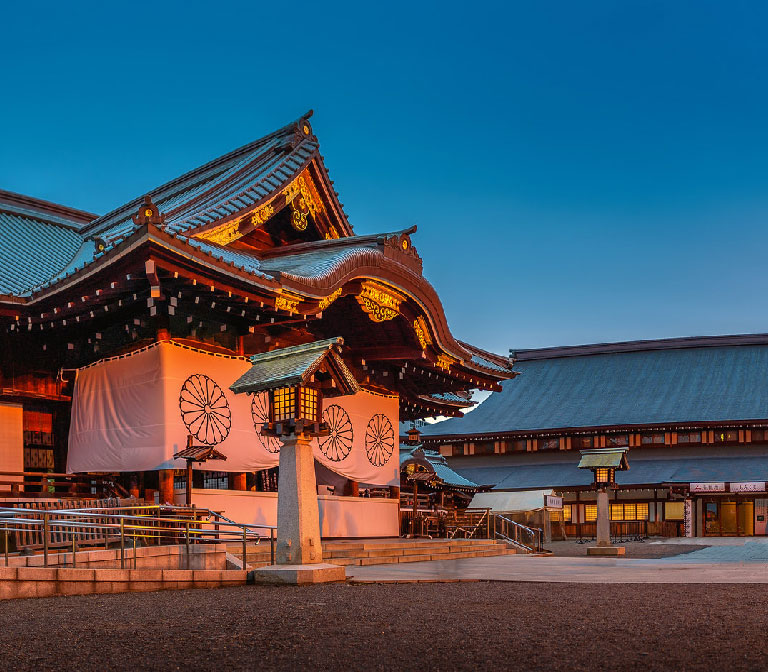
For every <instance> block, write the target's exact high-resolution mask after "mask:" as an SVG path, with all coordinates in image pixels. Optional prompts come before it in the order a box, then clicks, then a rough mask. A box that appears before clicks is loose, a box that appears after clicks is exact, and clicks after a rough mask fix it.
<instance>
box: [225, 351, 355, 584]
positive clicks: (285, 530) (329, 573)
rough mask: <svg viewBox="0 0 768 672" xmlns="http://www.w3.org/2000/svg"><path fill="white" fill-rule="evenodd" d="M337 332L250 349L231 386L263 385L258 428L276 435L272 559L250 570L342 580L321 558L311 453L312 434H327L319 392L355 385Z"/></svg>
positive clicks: (293, 578)
mask: <svg viewBox="0 0 768 672" xmlns="http://www.w3.org/2000/svg"><path fill="white" fill-rule="evenodd" d="M343 343H344V341H343V339H341V338H331V339H327V340H324V341H315V342H313V343H307V344H304V345H296V346H292V347H288V348H280V349H277V350H272V351H270V352H265V353H262V354H259V355H254V356H253V357H251V368H250V369H249V370H248V371H246V372H245V373H244V374H243V375H242V376H241V377H240V378H239V379H238V380H237V381H236V382H235V383H233V384H232V385H231V386H230V389H231V390H232V391H233V392H235V393H236V394H242V393H252V394H255V393H261V392H267V394H268V395H269V422H267V423H264V425H263V426H262V427H261V433H262V434H265V435H267V436H274V437H277V438H279V439H280V440H281V441H282V447H281V448H280V476H279V481H278V487H277V549H276V553H275V561H276V564H275V565H273V566H270V567H263V568H261V569H258V570H255V574H257V575H258V577H257V578H258V579H259V580H263V581H270V582H275V583H318V582H324V581H343V580H344V579H345V577H346V575H345V571H344V568H343V567H339V566H337V565H330V564H325V563H323V549H322V545H321V543H320V515H319V510H318V505H317V484H316V481H315V461H314V456H313V454H312V445H311V443H310V441H311V440H312V438H313V437H316V436H323V435H325V434H327V432H328V429H327V427H325V426H324V424H323V422H322V417H323V408H322V403H323V399H324V398H325V397H333V396H341V395H347V394H354V393H355V392H357V390H358V389H359V388H358V385H357V381H356V380H355V377H354V376H353V375H352V373H351V372H350V371H349V369H348V368H347V366H346V365H345V364H344V360H343V359H342V358H341V347H342V345H343Z"/></svg>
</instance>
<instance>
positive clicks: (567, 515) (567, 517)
mask: <svg viewBox="0 0 768 672" xmlns="http://www.w3.org/2000/svg"><path fill="white" fill-rule="evenodd" d="M572 514H573V512H572V510H571V505H570V504H565V505H564V506H563V520H564V521H565V522H566V523H570V522H571V515H572Z"/></svg>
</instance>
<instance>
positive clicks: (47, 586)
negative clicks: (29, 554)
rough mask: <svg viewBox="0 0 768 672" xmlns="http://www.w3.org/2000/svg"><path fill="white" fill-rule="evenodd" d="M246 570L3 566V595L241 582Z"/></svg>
mask: <svg viewBox="0 0 768 672" xmlns="http://www.w3.org/2000/svg"><path fill="white" fill-rule="evenodd" d="M246 580H247V572H246V571H244V570H231V569H230V570H221V569H196V570H187V569H72V568H68V569H63V568H60V569H57V568H55V567H0V599H2V600H9V599H17V598H25V597H53V596H56V595H89V594H92V593H127V592H137V591H138V592H144V591H152V590H182V589H188V588H222V587H224V586H242V585H245V583H246Z"/></svg>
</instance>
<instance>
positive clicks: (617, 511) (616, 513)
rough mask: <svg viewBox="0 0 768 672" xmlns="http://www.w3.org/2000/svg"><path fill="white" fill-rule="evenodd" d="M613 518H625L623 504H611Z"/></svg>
mask: <svg viewBox="0 0 768 672" xmlns="http://www.w3.org/2000/svg"><path fill="white" fill-rule="evenodd" d="M611 520H624V505H623V504H611Z"/></svg>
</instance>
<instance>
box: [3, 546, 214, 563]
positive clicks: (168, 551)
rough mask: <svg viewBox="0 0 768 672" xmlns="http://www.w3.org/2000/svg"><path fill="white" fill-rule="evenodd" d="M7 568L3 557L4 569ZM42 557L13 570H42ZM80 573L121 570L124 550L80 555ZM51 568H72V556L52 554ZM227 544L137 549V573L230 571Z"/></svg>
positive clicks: (18, 559)
mask: <svg viewBox="0 0 768 672" xmlns="http://www.w3.org/2000/svg"><path fill="white" fill-rule="evenodd" d="M2 564H3V560H2V557H1V556H0V565H2ZM43 564H44V558H43V556H42V554H39V555H30V556H14V557H10V558H8V566H9V567H42V566H43ZM76 564H77V568H78V569H119V568H120V549H113V548H111V549H108V550H105V549H102V550H98V551H93V550H89V551H78V552H77V563H76ZM133 565H134V562H133V547H131V548H126V549H125V567H126V569H133V568H134V567H133ZM48 567H49V568H50V567H54V568H59V567H69V568H72V553H62V552H57V553H49V554H48ZM226 567H227V545H226V544H191V545H190V546H189V553H187V547H186V546H185V545H181V546H146V547H144V548H137V549H136V569H226Z"/></svg>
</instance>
